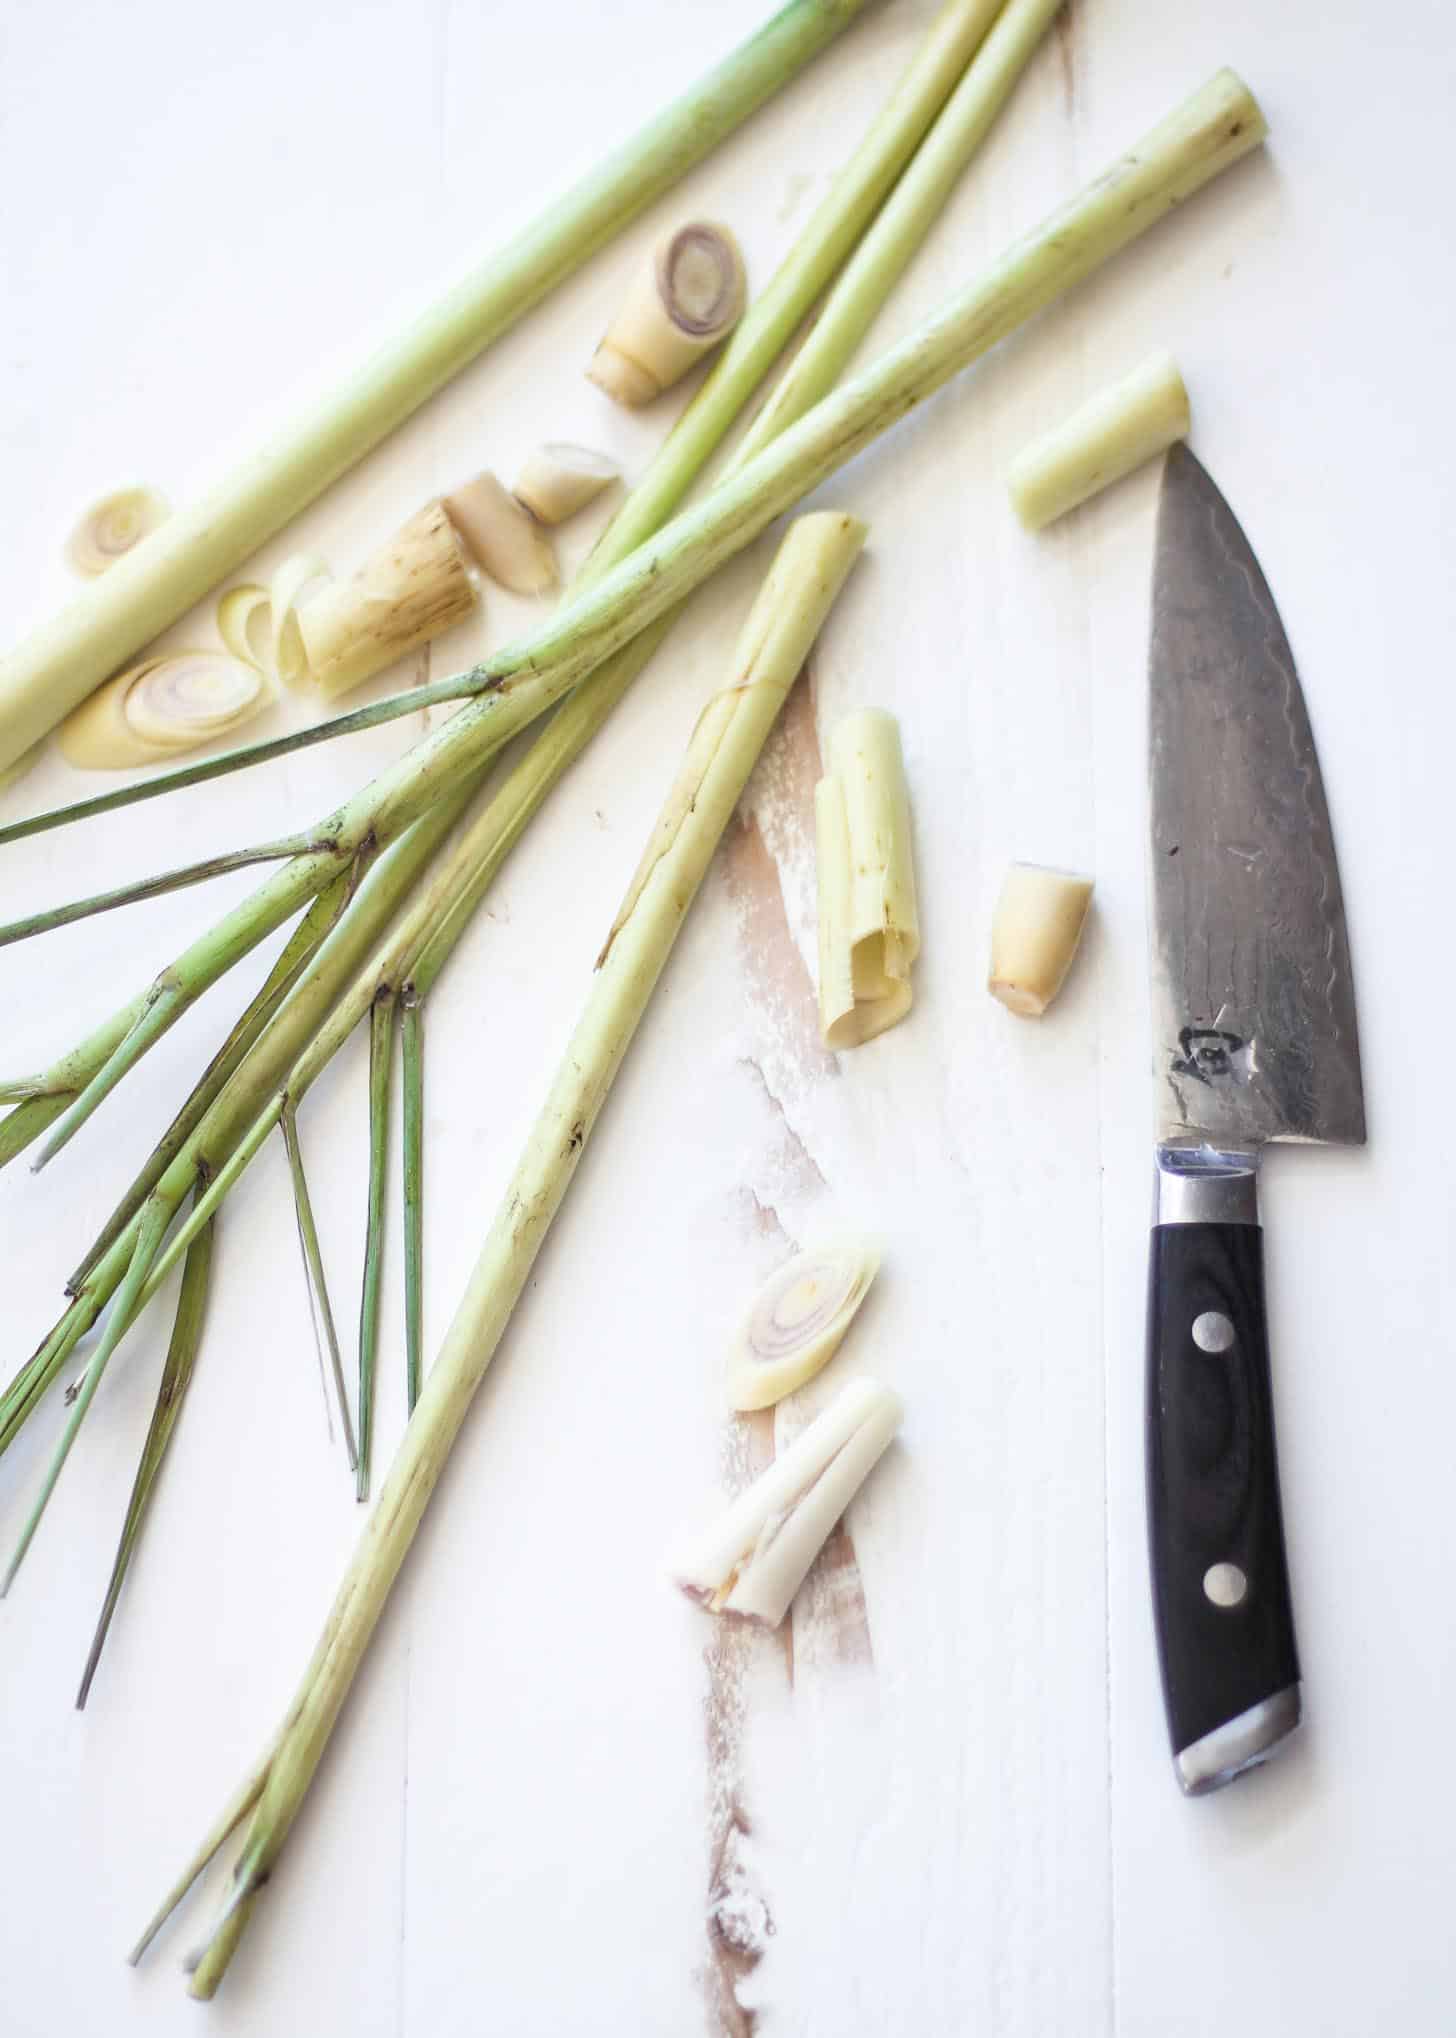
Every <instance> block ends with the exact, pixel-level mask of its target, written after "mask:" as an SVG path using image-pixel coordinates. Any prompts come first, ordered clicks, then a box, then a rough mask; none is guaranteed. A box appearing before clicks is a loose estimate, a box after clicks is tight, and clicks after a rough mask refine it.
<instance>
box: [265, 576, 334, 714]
mask: <svg viewBox="0 0 1456 2038" xmlns="http://www.w3.org/2000/svg"><path fill="white" fill-rule="evenodd" d="M331 578H332V575H331V574H330V572H329V569H328V567H327V566H325V564H324V562H323V560H322V559H319V558H316V557H315V556H314V554H313V553H312V552H295V553H294V554H293V555H292V556H291V557H290V558H288V559H285V560H284V562H283V564H282V565H281V566H280V567H279V569H278V571H277V572H276V573H275V574H274V576H273V578H272V580H271V581H270V582H269V583H268V607H269V611H270V617H271V635H270V638H269V644H268V656H269V659H270V661H271V663H272V666H273V671H274V673H275V674H276V676H277V677H278V678H279V679H281V680H282V681H283V683H284V685H285V686H298V685H299V684H300V683H301V682H302V681H303V680H304V679H305V678H306V677H307V673H308V656H307V653H306V652H305V651H304V648H303V638H302V636H301V635H300V633H299V628H298V606H299V603H300V602H301V601H302V600H303V597H304V595H305V594H306V593H307V592H308V590H309V589H310V588H311V587H312V586H313V584H314V582H315V581H316V580H329V579H331Z"/></svg>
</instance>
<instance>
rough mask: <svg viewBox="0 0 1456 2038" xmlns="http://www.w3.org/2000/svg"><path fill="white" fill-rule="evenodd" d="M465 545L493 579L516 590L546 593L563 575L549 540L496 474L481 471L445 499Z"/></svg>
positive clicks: (450, 515)
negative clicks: (558, 568) (560, 573)
mask: <svg viewBox="0 0 1456 2038" xmlns="http://www.w3.org/2000/svg"><path fill="white" fill-rule="evenodd" d="M445 508H446V511H447V512H448V514H449V517H450V521H451V522H452V523H453V524H454V526H455V528H456V530H457V531H458V532H459V533H460V536H461V537H462V538H463V539H464V541H465V544H466V546H467V547H468V548H469V550H470V552H471V553H472V554H473V556H474V557H475V559H476V560H477V561H478V562H479V563H480V565H482V566H483V567H484V568H485V570H486V572H487V573H488V574H489V575H490V577H491V579H492V580H495V581H499V583H500V585H501V586H502V587H508V588H509V589H510V590H511V592H512V594H546V593H548V592H549V591H550V589H552V588H553V587H555V585H556V582H557V580H558V578H559V574H558V570H557V565H556V553H555V551H554V550H553V549H552V544H551V540H550V539H549V538H548V537H547V535H546V533H545V532H544V531H543V530H542V529H541V527H540V525H539V524H538V523H537V522H536V520H535V518H534V517H533V516H532V515H531V514H530V512H529V511H528V510H526V509H524V508H523V507H522V505H521V504H520V503H518V502H517V501H516V498H515V497H514V496H513V495H512V494H511V492H510V490H509V489H507V488H505V487H503V486H502V484H501V483H500V482H499V481H497V479H496V477H495V476H494V475H493V474H491V473H489V472H486V473H484V474H477V475H476V477H475V479H474V481H468V482H467V483H466V484H465V486H464V488H457V489H456V491H455V493H454V494H453V495H447V496H446V498H445Z"/></svg>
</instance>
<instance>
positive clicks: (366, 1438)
mask: <svg viewBox="0 0 1456 2038" xmlns="http://www.w3.org/2000/svg"><path fill="white" fill-rule="evenodd" d="M394 1013H395V998H394V992H393V990H392V989H391V988H390V986H388V985H387V984H382V985H381V986H380V988H379V989H378V991H376V992H375V995H374V1003H373V1006H372V1007H371V1008H370V1013H369V1215H368V1223H367V1225H366V1228H365V1233H364V1279H363V1283H362V1286H361V1290H360V1295H359V1463H358V1468H357V1469H358V1485H357V1491H358V1497H359V1499H360V1500H367V1499H368V1498H369V1456H370V1449H371V1446H372V1444H373V1441H374V1359H375V1353H376V1351H377V1350H378V1345H379V1281H380V1275H381V1273H382V1271H383V1267H382V1261H383V1257H384V1217H385V1194H384V1192H385V1180H386V1163H387V1162H388V1159H389V1091H390V1079H391V1076H392V1074H393V1069H394Z"/></svg>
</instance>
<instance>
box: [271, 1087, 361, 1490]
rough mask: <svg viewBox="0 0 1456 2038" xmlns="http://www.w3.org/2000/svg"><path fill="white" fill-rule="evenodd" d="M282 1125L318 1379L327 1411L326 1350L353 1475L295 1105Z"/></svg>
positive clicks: (339, 1364) (340, 1368)
mask: <svg viewBox="0 0 1456 2038" xmlns="http://www.w3.org/2000/svg"><path fill="white" fill-rule="evenodd" d="M282 1125H283V1144H284V1146H285V1147H286V1148H287V1151H288V1168H289V1173H290V1174H291V1175H292V1178H293V1208H294V1214H295V1216H296V1218H297V1220H298V1245H299V1251H300V1252H301V1253H302V1255H303V1279H304V1286H305V1288H306V1289H307V1291H308V1313H309V1319H310V1321H311V1322H312V1324H313V1342H314V1349H315V1351H316V1352H317V1353H318V1362H319V1378H320V1380H322V1381H323V1385H324V1406H325V1408H327V1407H328V1401H329V1388H328V1379H327V1378H326V1376H325V1369H324V1352H325V1348H327V1351H328V1372H329V1373H330V1374H331V1375H332V1377H333V1383H334V1393H335V1395H336V1396H337V1399H338V1403H339V1421H340V1424H341V1425H342V1427H343V1431H344V1449H345V1451H346V1452H347V1453H348V1458H349V1470H350V1471H351V1472H354V1471H357V1470H358V1466H359V1450H358V1446H357V1445H356V1443H355V1441H354V1423H353V1418H352V1417H351V1416H350V1414H349V1396H348V1392H347V1390H346V1388H345V1386H344V1361H343V1358H342V1356H341V1355H340V1352H339V1333H338V1331H337V1330H336V1329H335V1327H334V1311H333V1305H332V1304H331V1303H330V1301H329V1284H328V1281H327V1280H326V1279H325V1277H324V1256H323V1253H322V1251H321V1249H320V1247H319V1235H318V1226H317V1225H316V1224H315V1222H314V1215H313V1199H312V1197H311V1196H310V1195H309V1193H308V1177H307V1176H306V1174H305V1173H304V1168H303V1149H302V1147H301V1146H300V1145H299V1143H298V1122H297V1118H296V1115H295V1113H294V1110H293V1107H292V1105H285V1106H284V1108H283V1113H282ZM329 1434H330V1436H332V1435H333V1424H332V1422H331V1423H330V1425H329Z"/></svg>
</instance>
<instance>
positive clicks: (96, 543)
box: [66, 488, 171, 580]
mask: <svg viewBox="0 0 1456 2038" xmlns="http://www.w3.org/2000/svg"><path fill="white" fill-rule="evenodd" d="M170 514H171V512H170V511H169V510H168V508H167V505H166V503H165V502H164V501H163V500H162V498H161V496H159V495H158V494H157V492H156V490H155V489H154V488H119V489H118V490H117V491H116V493H115V495H104V496H102V498H101V500H100V502H97V503H93V504H92V505H91V507H90V509H88V510H87V512H86V514H85V516H84V517H82V519H81V521H80V523H79V524H77V526H76V528H75V530H74V531H72V533H71V535H70V537H69V538H68V539H67V540H66V558H67V560H68V561H69V562H70V564H71V565H72V566H73V567H74V568H75V569H76V571H77V573H79V574H81V575H82V576H83V577H84V578H85V579H87V580H95V579H96V578H97V577H98V576H99V575H100V574H103V573H105V571H106V569H107V567H108V566H114V565H115V564H116V562H117V560H118V559H124V558H125V557H126V555H127V553H128V552H130V551H131V549H132V547H133V546H134V545H139V544H140V543H141V541H142V539H143V538H145V537H146V536H147V534H148V532H150V531H155V530H156V528H157V526H158V524H161V523H165V522H166V520H167V518H168V516H169V515H170Z"/></svg>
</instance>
